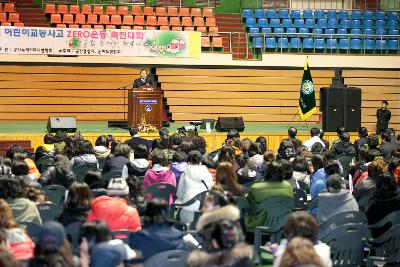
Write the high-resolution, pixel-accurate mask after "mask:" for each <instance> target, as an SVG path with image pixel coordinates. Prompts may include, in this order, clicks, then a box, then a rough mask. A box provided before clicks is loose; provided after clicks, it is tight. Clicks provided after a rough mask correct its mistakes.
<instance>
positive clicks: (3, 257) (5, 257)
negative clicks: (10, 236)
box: [0, 231, 23, 267]
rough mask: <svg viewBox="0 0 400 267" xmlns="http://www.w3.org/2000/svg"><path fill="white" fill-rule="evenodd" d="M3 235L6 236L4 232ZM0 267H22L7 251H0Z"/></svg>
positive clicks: (9, 251)
mask: <svg viewBox="0 0 400 267" xmlns="http://www.w3.org/2000/svg"><path fill="white" fill-rule="evenodd" d="M1 232H3V231H1ZM4 235H5V236H7V233H6V232H5V231H4ZM0 266H7V267H23V265H22V264H21V263H20V262H19V261H17V259H16V258H15V256H14V255H13V253H12V252H11V250H9V249H0Z"/></svg>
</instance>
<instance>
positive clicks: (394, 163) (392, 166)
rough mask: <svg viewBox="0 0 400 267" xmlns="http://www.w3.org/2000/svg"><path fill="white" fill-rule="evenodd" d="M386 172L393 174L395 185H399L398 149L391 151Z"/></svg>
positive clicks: (399, 164) (399, 151) (399, 150)
mask: <svg viewBox="0 0 400 267" xmlns="http://www.w3.org/2000/svg"><path fill="white" fill-rule="evenodd" d="M388 171H389V172H390V173H392V174H393V176H394V179H395V180H396V183H397V184H400V148H397V149H396V150H393V151H392V158H391V160H390V163H389V166H388Z"/></svg>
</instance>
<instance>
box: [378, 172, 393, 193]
mask: <svg viewBox="0 0 400 267" xmlns="http://www.w3.org/2000/svg"><path fill="white" fill-rule="evenodd" d="M396 191H397V183H396V180H395V178H394V177H393V175H392V174H391V173H389V172H382V173H380V174H379V175H378V178H377V179H376V191H375V197H377V198H386V197H385V196H392V195H393V194H396V195H397V193H396Z"/></svg>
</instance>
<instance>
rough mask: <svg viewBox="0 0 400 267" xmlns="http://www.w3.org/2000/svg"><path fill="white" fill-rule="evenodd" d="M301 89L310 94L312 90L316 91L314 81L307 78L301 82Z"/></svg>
mask: <svg viewBox="0 0 400 267" xmlns="http://www.w3.org/2000/svg"><path fill="white" fill-rule="evenodd" d="M301 91H302V92H303V93H304V94H306V95H309V94H311V93H312V92H314V84H313V83H312V81H309V80H305V81H304V82H303V83H302V84H301Z"/></svg>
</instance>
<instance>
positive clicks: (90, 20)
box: [86, 14, 98, 24]
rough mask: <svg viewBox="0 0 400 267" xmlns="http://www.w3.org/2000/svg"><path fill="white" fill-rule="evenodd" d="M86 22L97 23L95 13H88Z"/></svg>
mask: <svg viewBox="0 0 400 267" xmlns="http://www.w3.org/2000/svg"><path fill="white" fill-rule="evenodd" d="M86 23H87V24H97V23H98V20H97V15H94V14H90V15H88V17H87V21H86Z"/></svg>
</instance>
